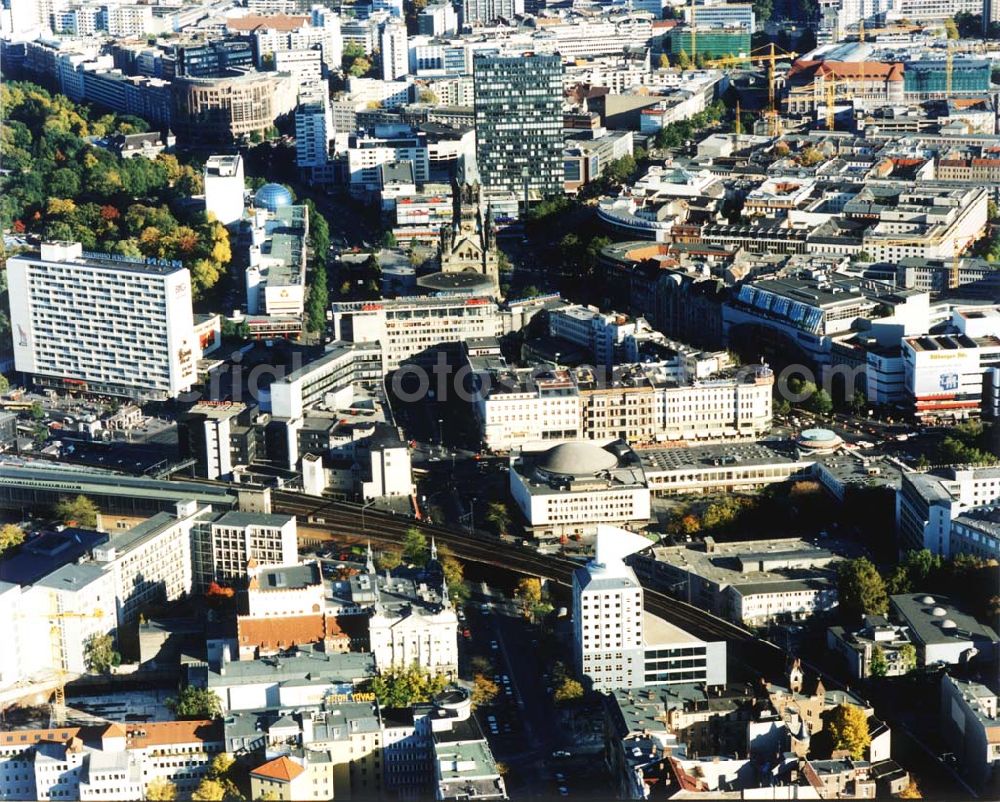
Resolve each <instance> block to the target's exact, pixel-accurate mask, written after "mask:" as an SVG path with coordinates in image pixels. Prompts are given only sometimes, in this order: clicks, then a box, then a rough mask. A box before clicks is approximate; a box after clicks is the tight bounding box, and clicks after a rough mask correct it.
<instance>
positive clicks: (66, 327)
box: [7, 242, 201, 400]
mask: <svg viewBox="0 0 1000 802" xmlns="http://www.w3.org/2000/svg"><path fill="white" fill-rule="evenodd" d="M120 258H121V257H118V258H114V257H111V256H108V255H104V256H95V255H89V254H88V255H86V256H85V255H84V253H83V250H82V247H81V245H80V243H78V242H53V243H43V244H42V246H41V252H40V253H32V254H22V255H19V256H15V257H13V258H11V259H9V260H8V262H7V280H8V284H9V288H10V300H11V304H10V306H11V329H12V334H13V340H14V365H15V367H16V369H17V370H18V371H20V372H22V373H29V374H31V375H32V376H33V377H34V380H35V382H36V383H37V384H40V385H45V386H51V387H60V388H73V389H77V390H80V391H83V392H91V393H100V394H105V395H114V396H124V397H128V398H134V399H137V400H152V399H166V398H175V397H177V396H178V395H180V394H181V393H183V392H185V391H187V390H190V389H191V387H192V386H193V385H194V383H195V381H196V379H197V369H196V368H197V364H198V360H199V359H200V358H201V347H200V345H199V342H198V338H197V337H196V335H195V329H194V318H193V316H192V312H191V276H190V274H189V273H188V270H187V268H185V267H183V266H181V264H180V263H179V262H171V263H159V264H142V263H139V262H137V261H126V260H122V261H119V260H118V259H120Z"/></svg>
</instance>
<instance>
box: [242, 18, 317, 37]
mask: <svg viewBox="0 0 1000 802" xmlns="http://www.w3.org/2000/svg"><path fill="white" fill-rule="evenodd" d="M308 21H309V17H307V16H304V15H300V14H247V15H246V16H245V17H230V18H229V19H227V20H226V27H227V28H229V30H231V31H244V32H250V31H256V30H258V29H260V30H271V31H282V32H284V33H287V32H288V31H294V30H296V29H298V28H301V27H302V26H303V25H305V24H306V23H307V22H308Z"/></svg>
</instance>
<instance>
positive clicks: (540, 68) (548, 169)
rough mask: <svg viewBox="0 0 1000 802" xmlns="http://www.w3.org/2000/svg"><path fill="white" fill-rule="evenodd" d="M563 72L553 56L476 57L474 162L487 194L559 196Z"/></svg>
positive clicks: (561, 159) (561, 161)
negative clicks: (506, 192) (476, 162)
mask: <svg viewBox="0 0 1000 802" xmlns="http://www.w3.org/2000/svg"><path fill="white" fill-rule="evenodd" d="M562 75H563V67H562V59H561V58H560V57H559V56H558V55H543V54H538V53H525V54H523V55H517V56H495V55H489V56H486V55H483V56H476V57H475V60H474V61H473V76H474V79H475V96H476V160H477V161H478V163H479V172H480V175H481V176H482V179H483V184H484V185H485V186H486V188H487V189H491V190H506V191H510V192H514V193H516V194H517V195H518V197H520V196H522V195H523V194H524V192H525V184H527V190H528V193H529V194H530V195H531V196H532V197H534V198H537V197H547V196H550V195H561V194H562V192H563V138H562V103H563V100H562V99H563V83H562Z"/></svg>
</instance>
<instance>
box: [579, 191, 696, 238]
mask: <svg viewBox="0 0 1000 802" xmlns="http://www.w3.org/2000/svg"><path fill="white" fill-rule="evenodd" d="M679 212H680V210H679V209H678V210H675V209H674V208H672V205H671V204H670V203H663V202H658V203H650V202H644V201H643V200H642V199H636V198H632V197H628V196H622V197H614V198H610V197H609V198H601V199H600V200H599V201H598V202H597V217H598V219H599V220H600V221H601V222H602V223H603V224H604V225H605V227H607V228H608V230H609V231H610V232H611V233H612V234H615V235H617V236H619V237H629V238H632V239H642V240H654V241H655V242H667V241H668V240H669V238H670V231H671V229H672V228H673V227H674V223H676V222H677V218H678V215H679Z"/></svg>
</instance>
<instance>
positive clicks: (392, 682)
mask: <svg viewBox="0 0 1000 802" xmlns="http://www.w3.org/2000/svg"><path fill="white" fill-rule="evenodd" d="M447 687H448V678H447V677H446V676H445V675H444V674H431V673H430V672H429V671H427V669H425V668H423V667H422V666H420V665H418V664H416V663H414V664H413V665H412V666H410V667H409V668H406V669H397V670H394V671H389V672H385V673H383V674H380V675H379V676H377V677H375V678H374V679H373V680H372V682H371V688H372V692H373V693H374V694H375V698H376V699H378V703H379V704H380V705H381V706H382V707H412V706H413V705H414V704H415V703H417V702H427V701H430V700H431V699H432V698H433V697H435V696H437V695H438V694H439V693H441V691H443V690H444V689H445V688H447Z"/></svg>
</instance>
